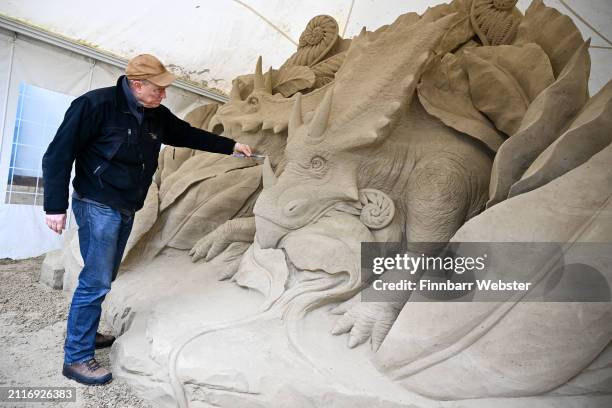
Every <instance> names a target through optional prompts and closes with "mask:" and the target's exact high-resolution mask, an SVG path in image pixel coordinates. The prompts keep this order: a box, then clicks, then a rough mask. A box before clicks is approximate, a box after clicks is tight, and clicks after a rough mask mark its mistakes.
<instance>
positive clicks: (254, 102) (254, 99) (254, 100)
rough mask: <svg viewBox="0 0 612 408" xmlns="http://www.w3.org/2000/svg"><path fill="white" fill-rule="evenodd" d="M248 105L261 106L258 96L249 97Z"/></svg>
mask: <svg viewBox="0 0 612 408" xmlns="http://www.w3.org/2000/svg"><path fill="white" fill-rule="evenodd" d="M247 103H248V104H249V105H259V98H257V97H256V96H249V98H248V99H247Z"/></svg>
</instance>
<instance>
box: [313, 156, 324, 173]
mask: <svg viewBox="0 0 612 408" xmlns="http://www.w3.org/2000/svg"><path fill="white" fill-rule="evenodd" d="M325 161H326V160H325V159H324V158H322V157H321V156H315V157H313V158H312V160H310V168H311V169H313V170H321V169H323V167H325Z"/></svg>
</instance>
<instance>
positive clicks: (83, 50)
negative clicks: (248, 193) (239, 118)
mask: <svg viewBox="0 0 612 408" xmlns="http://www.w3.org/2000/svg"><path fill="white" fill-rule="evenodd" d="M0 27H2V28H4V29H6V30H9V31H13V32H14V33H16V34H18V35H23V36H26V37H30V38H34V39H36V40H39V41H42V42H44V43H47V44H51V45H54V46H56V47H60V48H63V49H65V50H69V51H72V52H74V53H77V54H80V55H83V56H86V57H89V58H92V59H94V60H97V61H101V62H104V63H106V64H109V65H113V66H115V67H118V68H121V69H125V67H126V66H127V61H128V60H127V59H125V58H121V57H118V56H116V55H113V54H111V53H108V52H104V51H100V50H97V49H95V48H92V47H89V46H87V45H84V44H81V43H78V42H76V41H73V40H71V39H69V38H67V37H62V36H60V35H58V34H54V33H51V32H48V31H45V30H43V29H40V28H38V27H34V26H30V25H27V24H26V23H23V22H21V21H18V20H14V19H12V18H9V17H7V16H4V15H1V14H0ZM172 86H174V87H176V88H179V89H184V90H186V91H189V92H193V93H195V94H198V95H201V96H204V97H206V98H209V99H212V100H214V101H217V102H222V103H225V102H227V101H228V97H227V96H224V95H220V94H218V93H215V92H212V91H210V90H208V89H205V88H202V87H199V86H197V85H194V84H193V83H191V82H189V81H185V80H182V79H177V80H176V81H174V82H173V83H172Z"/></svg>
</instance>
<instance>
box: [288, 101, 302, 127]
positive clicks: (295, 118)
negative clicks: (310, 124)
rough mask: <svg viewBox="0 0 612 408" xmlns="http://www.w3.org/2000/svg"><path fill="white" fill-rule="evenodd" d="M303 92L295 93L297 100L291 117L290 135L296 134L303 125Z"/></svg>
mask: <svg viewBox="0 0 612 408" xmlns="http://www.w3.org/2000/svg"><path fill="white" fill-rule="evenodd" d="M302 123H303V122H302V93H301V92H298V93H296V94H295V102H293V110H292V111H291V116H290V117H289V137H291V136H292V135H294V134H295V132H296V130H297V129H298V128H299V127H300V126H302Z"/></svg>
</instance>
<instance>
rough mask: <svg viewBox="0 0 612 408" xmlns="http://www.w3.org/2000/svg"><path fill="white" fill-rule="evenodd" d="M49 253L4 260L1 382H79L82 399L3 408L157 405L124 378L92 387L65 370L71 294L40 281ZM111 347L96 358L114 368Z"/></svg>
mask: <svg viewBox="0 0 612 408" xmlns="http://www.w3.org/2000/svg"><path fill="white" fill-rule="evenodd" d="M43 259H44V257H42V256H41V257H38V258H30V259H25V260H20V261H13V260H8V259H0V281H1V282H2V283H1V284H0V386H2V387H6V386H40V387H76V388H77V399H76V402H70V403H59V402H55V403H31V404H25V403H18V404H9V403H6V402H0V407H29V406H31V407H36V408H42V407H66V408H75V407H86V408H90V407H91V408H111V407H112V408H148V407H151V408H153V405H151V404H150V403H148V402H145V401H143V400H141V399H140V398H138V397H137V396H136V395H135V394H134V393H133V392H132V391H131V390H130V388H129V386H128V385H127V384H126V383H124V382H122V381H121V380H120V379H117V380H114V381H113V382H111V383H110V384H107V385H105V386H96V387H88V386H84V385H81V384H78V383H76V382H74V381H71V380H68V379H67V378H65V377H63V376H62V375H61V369H62V362H63V349H62V346H63V341H64V336H65V332H66V316H67V314H68V307H69V304H70V297H69V296H68V294H66V293H65V292H63V291H61V290H53V289H50V288H48V287H47V286H45V285H42V284H40V283H38V275H39V273H40V267H41V264H42V261H43ZM109 350H110V349H104V350H98V352H97V353H96V358H97V359H98V361H100V363H101V364H103V365H104V366H105V367H109V366H110V363H109Z"/></svg>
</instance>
